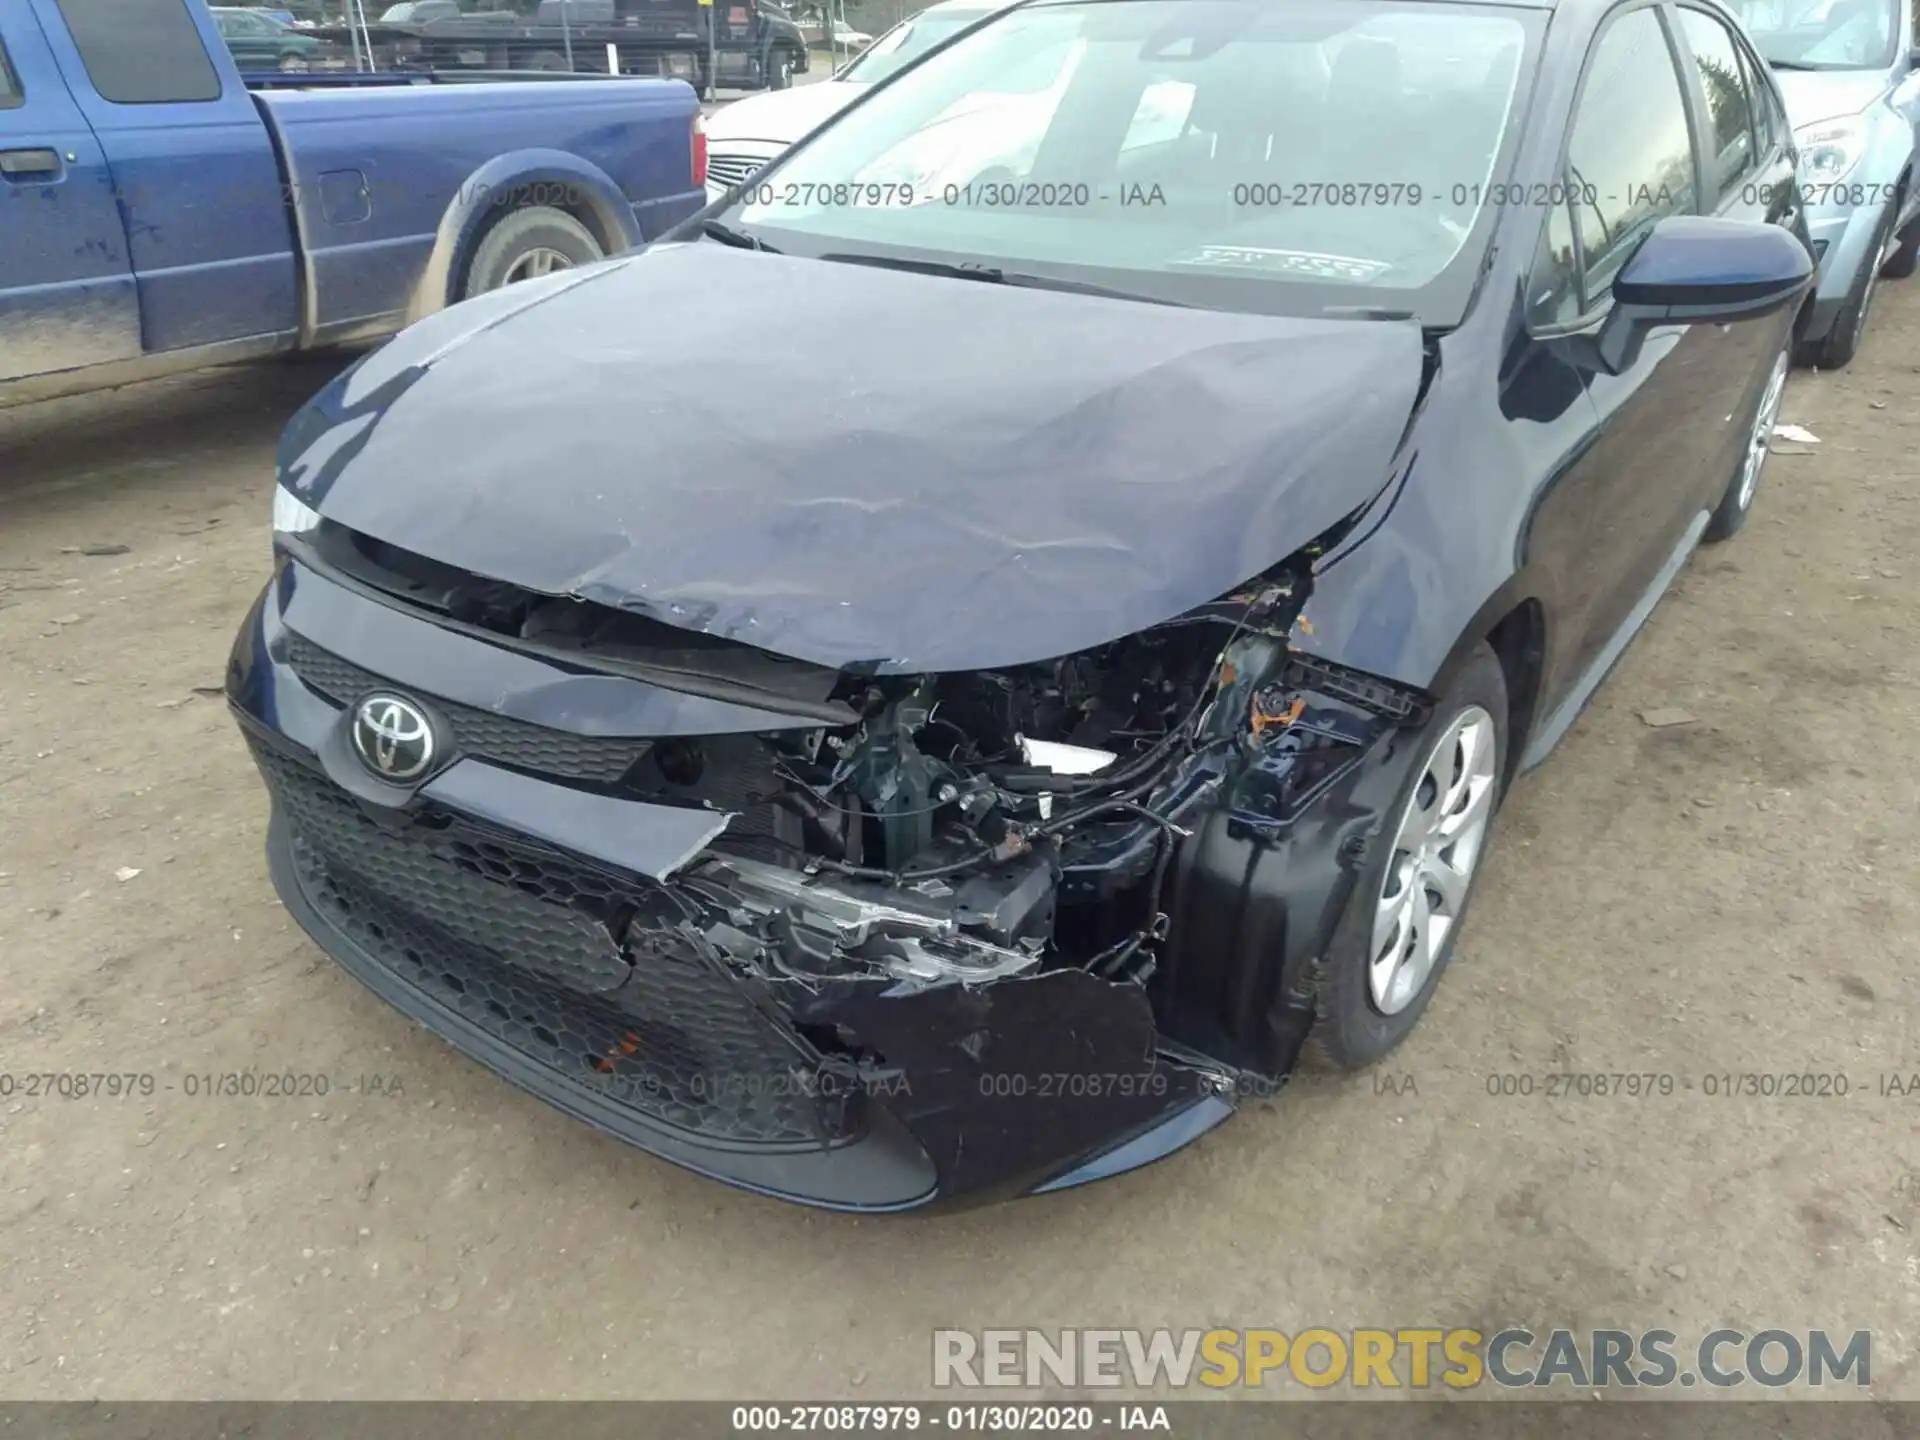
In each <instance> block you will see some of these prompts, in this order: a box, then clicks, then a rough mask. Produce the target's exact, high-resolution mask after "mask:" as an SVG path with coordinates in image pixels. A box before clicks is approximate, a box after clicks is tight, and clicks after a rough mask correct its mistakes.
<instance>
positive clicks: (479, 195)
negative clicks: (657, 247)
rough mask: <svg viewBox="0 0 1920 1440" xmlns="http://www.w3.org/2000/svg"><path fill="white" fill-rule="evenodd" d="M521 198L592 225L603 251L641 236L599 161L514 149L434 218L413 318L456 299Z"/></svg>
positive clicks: (475, 176) (470, 180)
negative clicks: (484, 242)
mask: <svg viewBox="0 0 1920 1440" xmlns="http://www.w3.org/2000/svg"><path fill="white" fill-rule="evenodd" d="M523 205H550V206H552V207H553V208H555V209H558V210H565V211H566V212H568V213H569V214H571V215H572V216H573V217H574V218H575V219H577V220H578V221H580V223H581V224H583V225H585V226H586V227H587V228H588V229H589V230H591V231H593V233H594V238H595V239H597V240H598V241H599V242H600V247H601V248H602V249H603V250H605V251H606V253H607V254H609V255H617V254H619V253H620V252H621V251H623V250H631V249H633V248H634V247H636V246H638V245H640V244H642V243H643V242H644V240H645V238H646V237H645V236H644V235H643V234H642V233H641V230H640V223H639V221H638V220H636V219H635V218H634V213H633V206H632V205H631V204H630V203H629V202H628V200H627V197H626V196H625V195H624V194H623V193H622V192H621V189H620V187H619V185H617V184H616V183H615V182H614V180H613V178H612V177H611V176H610V175H608V174H607V173H606V171H604V170H602V169H601V168H600V167H599V166H597V165H594V164H592V163H590V162H589V161H586V160H582V159H581V158H580V157H579V156H578V155H570V154H568V153H567V152H566V151H564V150H514V151H510V152H509V153H507V154H505V155H496V156H495V157H494V158H493V159H491V160H489V161H488V162H487V163H486V164H484V165H482V166H481V167H480V168H479V169H477V170H475V171H474V172H473V173H472V174H471V175H469V176H468V177H467V178H466V179H465V180H464V181H463V182H462V183H461V185H460V188H459V189H458V190H457V191H455V192H454V197H453V200H452V202H451V203H450V204H448V206H447V209H446V212H445V213H444V214H443V215H442V216H441V217H440V228H439V231H438V233H437V234H436V235H435V237H434V244H433V253H432V255H430V256H429V257H428V259H427V266H426V269H425V271H424V272H423V273H422V275H421V277H420V283H419V285H418V287H417V288H416V289H415V292H414V296H413V300H412V302H411V303H410V304H409V305H408V307H407V323H408V324H409V325H411V324H412V323H413V322H414V321H416V320H419V319H421V318H423V317H425V316H427V315H431V314H433V313H434V311H436V310H443V309H445V308H446V307H447V306H449V305H451V304H453V303H454V302H455V301H457V300H459V299H460V286H461V283H462V281H463V280H464V278H465V275H466V268H467V262H468V260H469V259H471V258H472V256H473V251H474V247H475V246H476V245H478V244H479V243H480V237H481V235H482V234H484V233H485V232H486V229H487V227H488V226H489V225H491V224H492V223H493V222H494V221H495V220H496V219H498V218H499V217H500V216H501V215H502V214H504V213H505V212H506V211H508V210H511V209H518V208H520V207H521V206H523Z"/></svg>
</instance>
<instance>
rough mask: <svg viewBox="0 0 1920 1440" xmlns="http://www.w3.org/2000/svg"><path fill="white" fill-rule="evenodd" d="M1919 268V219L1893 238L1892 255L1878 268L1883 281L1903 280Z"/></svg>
mask: <svg viewBox="0 0 1920 1440" xmlns="http://www.w3.org/2000/svg"><path fill="white" fill-rule="evenodd" d="M1917 267H1920V219H1916V220H1913V221H1911V222H1909V223H1908V225H1907V228H1906V229H1905V230H1904V231H1902V232H1901V233H1900V234H1898V235H1896V236H1894V238H1893V253H1892V254H1890V255H1888V256H1887V259H1886V263H1885V264H1883V265H1881V267H1880V276H1881V278H1882V279H1883V280H1905V279H1906V278H1907V277H1908V276H1909V275H1911V274H1913V272H1914V270H1915V268H1917Z"/></svg>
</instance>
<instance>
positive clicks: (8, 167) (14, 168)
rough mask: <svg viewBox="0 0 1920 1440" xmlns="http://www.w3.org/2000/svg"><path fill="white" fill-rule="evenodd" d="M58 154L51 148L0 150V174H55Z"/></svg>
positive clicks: (58, 164)
mask: <svg viewBox="0 0 1920 1440" xmlns="http://www.w3.org/2000/svg"><path fill="white" fill-rule="evenodd" d="M59 172H60V156H59V154H58V152H56V151H53V150H0V175H57V174H58V173H59Z"/></svg>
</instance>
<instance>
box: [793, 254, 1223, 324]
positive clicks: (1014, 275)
mask: <svg viewBox="0 0 1920 1440" xmlns="http://www.w3.org/2000/svg"><path fill="white" fill-rule="evenodd" d="M819 258H820V259H822V260H832V261H834V262H836V263H837V264H841V265H871V266H873V267H875V268H876V269H880V270H907V271H911V272H912V273H913V274H915V275H940V276H944V277H946V278H947V279H950V280H979V281H981V282H983V283H984V284H988V285H1008V286H1012V287H1014V288H1016V289H1020V290H1058V291H1060V292H1061V293H1062V294H1066V295H1097V296H1099V297H1100V298H1102V299H1104V300H1137V301H1140V302H1142V303H1143V304H1147V305H1171V306H1173V307H1174V308H1176V309H1180V310H1187V309H1191V308H1192V307H1191V306H1189V305H1186V304H1184V303H1182V302H1181V301H1178V300H1165V299H1162V298H1161V297H1160V296H1158V295H1142V294H1140V293H1139V292H1138V291H1135V290H1116V289H1114V288H1112V287H1111V286H1108V285H1095V284H1092V283H1090V282H1088V281H1085V280H1063V279H1060V278H1059V277H1057V276H1053V275H1027V274H1024V273H1022V272H1020V271H1017V270H1002V269H1001V268H1000V267H999V266H997V265H975V264H970V263H959V264H955V263H953V262H950V261H946V260H903V259H899V258H897V257H895V256H892V255H856V254H850V253H845V252H835V253H833V254H829V255H822V256H820V257H819Z"/></svg>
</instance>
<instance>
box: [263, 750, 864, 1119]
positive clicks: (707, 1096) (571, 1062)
mask: <svg viewBox="0 0 1920 1440" xmlns="http://www.w3.org/2000/svg"><path fill="white" fill-rule="evenodd" d="M254 757H255V760H256V761H257V763H258V764H259V766H260V770H261V773H262V774H263V776H264V777H265V779H266V781H267V784H268V787H269V788H270V789H271V790H272V791H273V794H274V798H275V801H276V803H277V804H278V805H279V806H280V808H281V811H282V814H283V815H284V817H285V819H286V821H287V822H288V824H289V825H290V827H291V829H292V833H293V856H294V862H295V867H296V869H297V871H298V874H299V880H300V886H301V889H302V890H303V891H304V892H305V894H306V896H307V898H308V899H309V900H310V901H311V902H312V903H313V904H314V905H315V906H316V907H317V908H318V909H319V910H320V911H321V913H322V914H323V915H324V916H325V917H326V918H327V919H328V920H329V921H330V922H331V923H332V924H334V925H336V926H338V927H339V928H340V929H341V930H343V931H345V932H346V933H347V934H348V935H349V936H350V937H351V938H352V939H353V940H354V941H355V943H356V944H358V945H359V946H360V947H361V948H362V949H363V950H365V951H366V952H367V953H369V954H370V955H372V956H373V957H374V958H375V959H376V960H378V961H379V962H380V964H381V965H382V966H383V967H385V968H386V969H387V970H389V971H391V972H392V973H393V974H394V975H395V976H397V977H398V978H399V979H401V980H403V981H405V982H406V983H407V984H408V985H410V986H412V987H414V988H415V989H417V990H420V991H422V992H423V993H425V994H426V995H428V996H430V997H432V998H433V999H434V1000H437V1001H438V1002H440V1003H441V1004H442V1005H445V1006H447V1007H449V1008H450V1009H453V1010H455V1011H457V1012H458V1013H459V1014H460V1015H461V1016H463V1017H464V1018H465V1019H466V1020H468V1021H469V1022H471V1023H473V1024H474V1025H477V1026H479V1027H480V1028H481V1029H483V1030H485V1031H486V1032H487V1033H489V1034H491V1035H492V1036H494V1037H495V1038H496V1039H498V1040H501V1041H503V1042H505V1043H506V1044H508V1045H510V1046H512V1047H513V1048H514V1049H515V1050H517V1051H519V1052H520V1053H521V1054H522V1055H524V1056H526V1057H527V1058H528V1059H530V1060H532V1061H534V1062H536V1063H538V1064H540V1065H542V1066H545V1067H547V1068H549V1069H551V1070H554V1071H558V1072H559V1073H561V1074H563V1075H565V1076H567V1077H568V1078H570V1079H572V1080H574V1081H575V1082H577V1083H579V1084H582V1085H586V1086H588V1087H590V1088H592V1089H594V1090H595V1091H597V1092H599V1093H600V1094H601V1095H603V1096H604V1097H606V1098H608V1099H610V1100H614V1101H616V1102H618V1103H619V1104H621V1105H624V1106H626V1107H628V1108H630V1109H632V1110H634V1111H637V1112H639V1113H641V1114H643V1115H645V1116H646V1117H647V1118H649V1119H651V1120H654V1121H656V1122H659V1123H663V1124H667V1125H672V1126H675V1127H677V1128H679V1129H681V1130H685V1131H688V1132H691V1133H692V1134H694V1135H697V1136H699V1137H701V1138H702V1139H706V1140H710V1141H723V1142H727V1143H731V1144H738V1145H746V1146H768V1147H776V1148H812V1147H817V1146H819V1145H821V1144H823V1143H836V1142H839V1141H843V1140H848V1139H852V1138H854V1137H855V1136H856V1135H857V1133H858V1130H859V1124H858V1115H857V1103H858V1097H857V1095H844V1094H835V1095H829V1096H817V1095H815V1094H814V1093H812V1090H813V1087H812V1086H811V1084H810V1083H809V1077H810V1075H811V1073H812V1072H811V1067H810V1065H809V1064H808V1062H807V1060H806V1058H805V1055H804V1052H803V1049H802V1047H801V1046H800V1045H799V1044H798V1042H797V1041H795V1040H794V1039H793V1038H792V1036H791V1035H790V1034H789V1033H788V1032H785V1031H784V1030H783V1028H782V1027H780V1026H779V1024H778V1023H777V1022H776V1021H775V1020H774V1019H772V1018H770V1017H768V1016H767V1015H766V1014H764V1013H763V1012H762V1011H761V1010H760V1009H759V1008H758V1007H756V1006H755V1005H754V1003H753V1001H752V1000H751V998H750V997H749V996H748V995H747V994H746V992H745V991H744V990H743V989H742V988H741V987H740V985H738V984H737V983H736V982H735V981H734V980H733V979H732V978H731V977H729V976H727V975H725V974H723V973H721V972H719V971H718V970H716V969H714V968H713V967H711V966H709V965H708V964H707V963H705V962H704V961H703V960H701V959H700V958H699V957H698V956H695V955H692V954H690V953H681V952H682V950H683V948H684V947H680V946H677V945H675V946H661V945H655V944H647V945H645V946H636V947H634V948H635V949H637V950H641V951H643V952H644V953H641V954H640V955H639V956H638V959H637V963H629V961H628V959H627V956H626V954H625V953H624V951H623V949H622V947H620V946H618V945H617V944H616V943H615V942H614V939H613V933H614V932H615V931H616V930H617V929H619V928H620V927H623V926H624V924H625V921H626V917H628V916H630V915H632V914H633V913H634V912H635V910H636V909H637V908H639V907H640V906H643V905H644V904H646V902H647V899H648V897H647V896H646V895H645V894H644V893H642V890H643V888H644V887H645V886H646V885H647V882H645V881H635V882H633V888H631V889H628V888H626V887H625V885H624V882H622V881H621V880H620V879H619V878H617V877H614V876H610V875H607V874H604V873H602V872H600V871H598V870H595V869H593V868H592V867H589V866H586V865H584V864H581V863H580V862H577V861H574V860H572V859H570V858H569V857H567V856H564V855H561V854H559V853H558V852H554V851H549V850H545V849H542V848H539V847H536V846H533V845H531V844H526V843H522V842H520V841H519V840H516V839H513V838H510V837H502V836H499V835H495V834H492V833H491V832H483V831H480V830H478V829H477V828H476V827H473V826H469V825H467V824H465V823H464V822H462V821H459V820H457V819H454V818H452V817H446V816H439V817H433V818H432V819H425V818H417V817H416V818H407V817H396V821H395V822H393V823H389V822H387V821H384V820H375V819H374V818H373V817H372V816H370V815H369V814H367V813H366V812H365V811H363V810H362V809H361V808H360V806H359V805H358V804H357V803H356V802H355V801H353V800H352V799H351V798H350V797H349V796H348V795H347V794H346V793H345V792H344V791H341V790H340V789H339V788H338V787H336V786H334V785H333V784H332V782H331V781H329V780H328V779H327V778H326V777H325V776H324V775H322V774H319V773H318V772H316V771H313V770H310V769H308V768H307V767H306V766H304V765H301V764H299V763H297V762H295V761H293V760H290V759H288V758H287V757H285V756H283V755H281V754H280V753H279V752H277V751H274V750H271V749H268V748H266V747H264V746H261V745H257V744H256V745H255V747H254ZM647 938H648V940H650V941H651V940H654V939H656V938H658V937H657V936H655V935H653V934H649V936H648V937H647Z"/></svg>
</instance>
